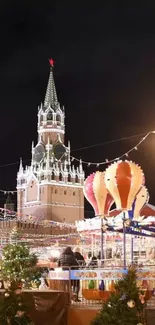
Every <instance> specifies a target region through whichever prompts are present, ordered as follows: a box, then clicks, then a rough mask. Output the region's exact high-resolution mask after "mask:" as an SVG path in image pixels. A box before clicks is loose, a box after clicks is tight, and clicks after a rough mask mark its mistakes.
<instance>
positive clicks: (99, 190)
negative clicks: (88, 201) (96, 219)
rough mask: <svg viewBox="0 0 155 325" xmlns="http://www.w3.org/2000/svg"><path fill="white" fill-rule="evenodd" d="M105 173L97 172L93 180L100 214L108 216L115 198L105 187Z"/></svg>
mask: <svg viewBox="0 0 155 325" xmlns="http://www.w3.org/2000/svg"><path fill="white" fill-rule="evenodd" d="M104 175H105V173H104V172H99V171H97V172H96V174H95V176H94V181H93V190H94V195H95V198H96V201H97V205H98V211H99V215H102V216H108V215H109V210H110V208H111V206H112V204H113V203H114V199H113V198H112V197H111V195H110V194H109V193H108V191H107V189H106V187H105V182H104Z"/></svg>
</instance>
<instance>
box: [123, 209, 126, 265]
mask: <svg viewBox="0 0 155 325" xmlns="http://www.w3.org/2000/svg"><path fill="white" fill-rule="evenodd" d="M125 221H126V220H125V211H123V260H124V269H126V229H125Z"/></svg>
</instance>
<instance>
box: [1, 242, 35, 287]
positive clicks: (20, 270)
mask: <svg viewBox="0 0 155 325" xmlns="http://www.w3.org/2000/svg"><path fill="white" fill-rule="evenodd" d="M37 261H38V259H37V256H36V254H31V253H30V250H29V248H28V247H27V246H26V245H25V244H23V243H20V244H18V243H16V244H8V245H6V246H5V247H4V249H3V256H2V263H1V277H2V279H3V280H4V281H9V282H11V283H12V282H16V283H18V285H20V284H21V285H24V287H26V288H29V287H31V286H32V282H36V283H38V285H39V279H40V277H41V274H40V272H39V270H38V268H37V266H36V265H37Z"/></svg>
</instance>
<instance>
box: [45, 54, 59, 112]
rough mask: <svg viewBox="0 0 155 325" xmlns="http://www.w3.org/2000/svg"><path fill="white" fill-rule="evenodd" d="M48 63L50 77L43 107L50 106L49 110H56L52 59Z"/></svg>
mask: <svg viewBox="0 0 155 325" xmlns="http://www.w3.org/2000/svg"><path fill="white" fill-rule="evenodd" d="M49 62H50V75H49V79H48V84H47V90H46V95H45V101H44V106H45V107H48V106H50V107H51V108H53V109H56V108H57V104H58V98H57V93H56V88H55V82H54V76H53V66H54V62H53V60H52V59H50V60H49Z"/></svg>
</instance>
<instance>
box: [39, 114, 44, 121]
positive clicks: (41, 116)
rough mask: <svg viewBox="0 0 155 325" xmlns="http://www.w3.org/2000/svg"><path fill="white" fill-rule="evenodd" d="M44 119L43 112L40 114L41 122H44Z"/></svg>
mask: <svg viewBox="0 0 155 325" xmlns="http://www.w3.org/2000/svg"><path fill="white" fill-rule="evenodd" d="M43 119H44V117H43V114H41V115H40V122H43Z"/></svg>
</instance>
